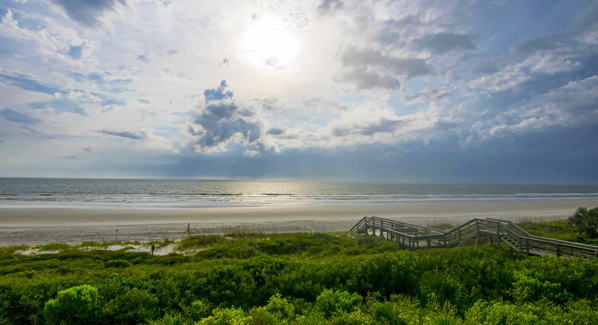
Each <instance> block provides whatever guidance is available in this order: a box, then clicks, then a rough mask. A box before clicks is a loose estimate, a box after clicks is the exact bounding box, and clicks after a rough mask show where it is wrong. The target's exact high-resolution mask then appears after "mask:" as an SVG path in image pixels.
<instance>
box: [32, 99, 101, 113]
mask: <svg viewBox="0 0 598 325" xmlns="http://www.w3.org/2000/svg"><path fill="white" fill-rule="evenodd" d="M29 107H31V108H34V109H53V110H54V111H55V112H56V113H65V112H69V113H74V114H79V115H81V116H89V115H88V114H87V112H85V110H84V109H83V108H81V107H80V106H79V105H78V104H77V103H75V102H74V101H72V100H70V99H67V98H60V99H54V100H51V101H49V102H35V103H29Z"/></svg>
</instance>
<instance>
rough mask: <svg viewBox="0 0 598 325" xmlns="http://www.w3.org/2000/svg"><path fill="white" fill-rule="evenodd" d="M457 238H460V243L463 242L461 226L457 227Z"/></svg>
mask: <svg viewBox="0 0 598 325" xmlns="http://www.w3.org/2000/svg"><path fill="white" fill-rule="evenodd" d="M457 238H458V239H459V243H461V228H457Z"/></svg>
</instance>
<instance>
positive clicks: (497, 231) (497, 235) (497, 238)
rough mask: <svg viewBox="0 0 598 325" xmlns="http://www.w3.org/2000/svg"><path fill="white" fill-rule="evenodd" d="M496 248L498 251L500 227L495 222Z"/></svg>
mask: <svg viewBox="0 0 598 325" xmlns="http://www.w3.org/2000/svg"><path fill="white" fill-rule="evenodd" d="M496 248H498V249H500V225H499V222H498V221H497V222H496Z"/></svg>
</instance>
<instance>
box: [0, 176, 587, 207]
mask: <svg viewBox="0 0 598 325" xmlns="http://www.w3.org/2000/svg"><path fill="white" fill-rule="evenodd" d="M555 199H571V200H576V199H598V185H521V184H401V183H357V182H355V183H350V182H347V183H345V182H312V181H230V180H221V181H219V180H129V179H127V180H124V179H48V178H0V207H22V206H106V205H110V206H120V207H219V206H222V207H225V206H262V205H317V204H352V203H368V204H385V203H400V202H422V201H459V200H555Z"/></svg>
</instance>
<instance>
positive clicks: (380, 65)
mask: <svg viewBox="0 0 598 325" xmlns="http://www.w3.org/2000/svg"><path fill="white" fill-rule="evenodd" d="M340 60H341V64H342V65H343V66H344V67H348V68H352V71H351V72H349V75H350V76H353V77H352V78H350V79H364V78H365V79H372V80H373V79H377V80H383V79H385V82H383V83H388V82H389V81H390V79H388V78H384V77H381V76H378V77H375V76H373V75H374V74H387V73H388V74H392V75H402V76H405V77H406V79H407V80H409V79H412V78H415V77H419V76H425V75H429V74H433V73H434V68H432V66H431V65H429V64H427V63H426V60H424V59H418V58H396V57H391V56H387V55H384V54H383V53H382V52H380V51H376V50H372V49H358V48H356V47H354V46H348V47H346V48H345V50H344V51H343V53H342V54H341V56H340ZM389 78H392V77H390V76H389ZM395 79H396V78H395ZM397 81H398V80H397ZM366 84H367V83H366ZM391 84H392V87H396V82H394V81H393V82H391Z"/></svg>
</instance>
